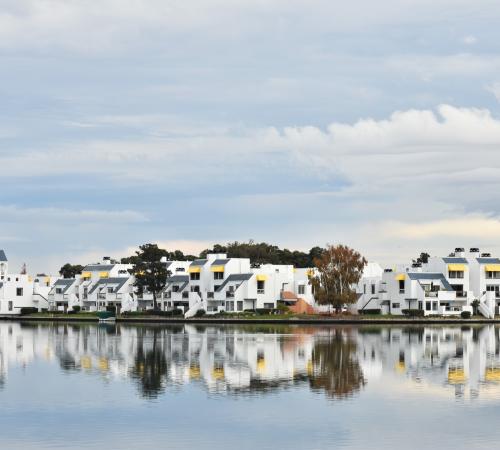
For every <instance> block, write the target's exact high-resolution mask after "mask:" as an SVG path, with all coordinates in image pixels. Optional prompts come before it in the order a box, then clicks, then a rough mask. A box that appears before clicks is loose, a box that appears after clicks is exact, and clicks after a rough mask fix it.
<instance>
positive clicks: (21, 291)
mask: <svg viewBox="0 0 500 450" xmlns="http://www.w3.org/2000/svg"><path fill="white" fill-rule="evenodd" d="M16 295H17V296H18V297H22V296H23V288H17V289H16Z"/></svg>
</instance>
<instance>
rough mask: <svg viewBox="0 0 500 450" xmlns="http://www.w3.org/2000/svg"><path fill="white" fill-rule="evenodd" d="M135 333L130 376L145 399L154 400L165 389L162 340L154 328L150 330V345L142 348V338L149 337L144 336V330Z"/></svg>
mask: <svg viewBox="0 0 500 450" xmlns="http://www.w3.org/2000/svg"><path fill="white" fill-rule="evenodd" d="M137 333H138V339H137V355H136V356H135V361H134V366H133V367H132V373H131V375H132V377H133V378H135V379H136V380H137V381H138V384H139V387H140V390H141V392H142V395H143V396H144V397H145V398H156V397H158V395H159V394H161V393H162V392H163V391H164V389H165V384H166V376H167V371H168V363H167V358H166V356H165V349H164V348H163V345H162V343H163V340H162V339H159V335H160V334H161V330H159V329H156V328H155V329H153V330H152V333H153V336H152V345H151V346H150V348H147V349H145V348H144V338H145V337H147V338H150V336H146V330H145V329H144V328H139V329H138V330H137ZM148 334H149V333H148ZM148 341H149V339H148Z"/></svg>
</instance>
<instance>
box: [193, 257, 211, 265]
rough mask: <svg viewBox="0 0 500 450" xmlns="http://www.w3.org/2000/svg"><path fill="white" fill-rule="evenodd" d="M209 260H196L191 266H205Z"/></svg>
mask: <svg viewBox="0 0 500 450" xmlns="http://www.w3.org/2000/svg"><path fill="white" fill-rule="evenodd" d="M207 261H208V259H195V260H194V261H192V262H191V266H204V265H205V264H206V263H207Z"/></svg>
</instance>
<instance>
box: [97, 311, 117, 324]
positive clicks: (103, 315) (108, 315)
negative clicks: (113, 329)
mask: <svg viewBox="0 0 500 450" xmlns="http://www.w3.org/2000/svg"><path fill="white" fill-rule="evenodd" d="M97 317H98V318H99V322H115V321H116V317H115V313H113V312H111V311H97Z"/></svg>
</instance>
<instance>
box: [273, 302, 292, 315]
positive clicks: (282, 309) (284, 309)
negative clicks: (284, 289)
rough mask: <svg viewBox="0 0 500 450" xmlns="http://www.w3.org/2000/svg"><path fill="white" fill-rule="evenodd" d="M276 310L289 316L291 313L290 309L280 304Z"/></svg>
mask: <svg viewBox="0 0 500 450" xmlns="http://www.w3.org/2000/svg"><path fill="white" fill-rule="evenodd" d="M276 309H277V310H278V311H279V312H280V314H288V313H289V312H290V308H289V307H288V306H287V305H284V304H283V303H279V304H278V307H277V308H276Z"/></svg>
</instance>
